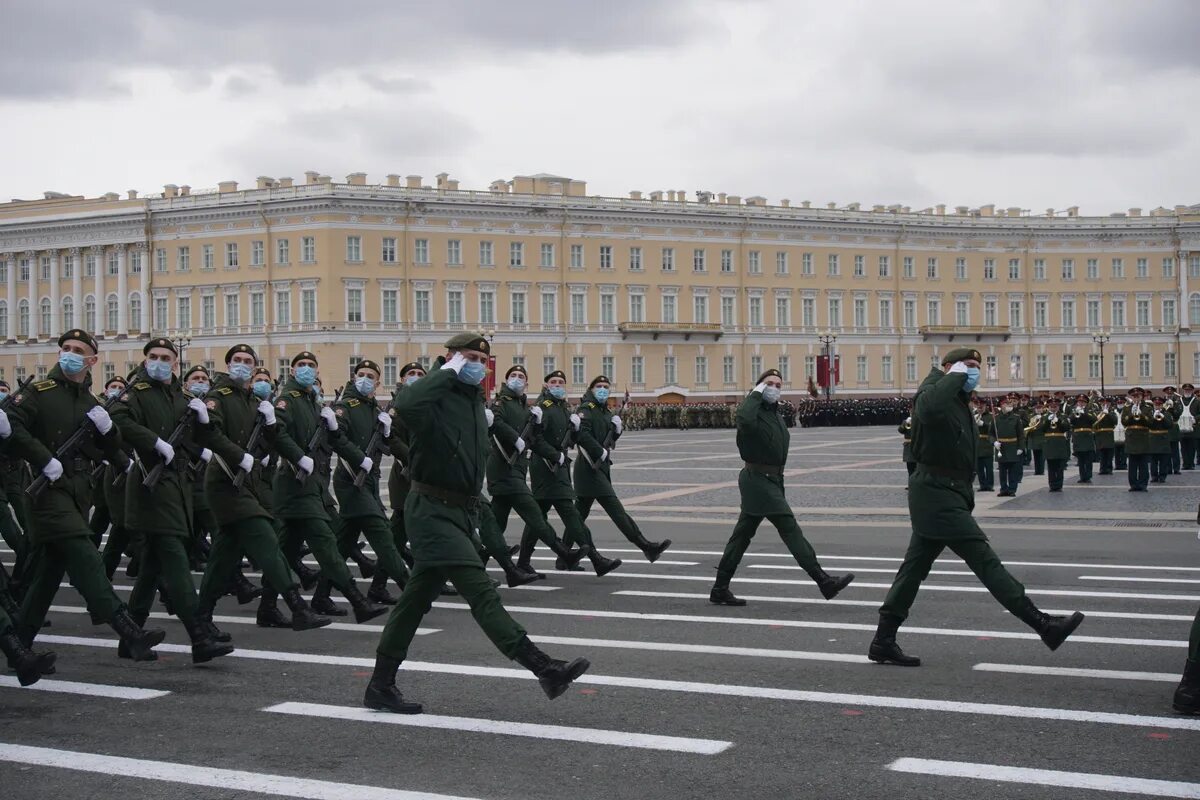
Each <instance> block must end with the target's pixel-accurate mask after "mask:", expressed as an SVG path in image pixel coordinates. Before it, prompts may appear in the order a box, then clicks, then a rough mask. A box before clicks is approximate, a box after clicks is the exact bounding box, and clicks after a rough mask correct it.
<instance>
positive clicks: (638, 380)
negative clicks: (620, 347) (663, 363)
mask: <svg viewBox="0 0 1200 800" xmlns="http://www.w3.org/2000/svg"><path fill="white" fill-rule="evenodd" d="M629 380H630V382H631V383H633V384H634V385H635V386H641V385H642V384H643V383H645V382H646V376H645V357H644V356H634V357H633V358H631V359H630V361H629Z"/></svg>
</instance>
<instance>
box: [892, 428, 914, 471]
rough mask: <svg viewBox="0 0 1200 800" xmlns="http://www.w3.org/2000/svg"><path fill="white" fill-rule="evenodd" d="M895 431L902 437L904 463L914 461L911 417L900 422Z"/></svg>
mask: <svg viewBox="0 0 1200 800" xmlns="http://www.w3.org/2000/svg"><path fill="white" fill-rule="evenodd" d="M896 433H899V434H901V435H902V436H903V437H904V453H903V458H904V463H905V464H911V463H912V462H913V461H914V459H913V454H912V417H909V418H908V419H906V420H904V422H901V423H900V426H899V427H898V428H896Z"/></svg>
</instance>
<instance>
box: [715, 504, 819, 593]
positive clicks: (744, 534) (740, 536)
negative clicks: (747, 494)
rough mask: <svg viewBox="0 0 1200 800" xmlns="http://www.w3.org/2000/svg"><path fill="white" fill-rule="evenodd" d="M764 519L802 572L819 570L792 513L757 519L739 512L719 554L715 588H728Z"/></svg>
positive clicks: (757, 516) (754, 516)
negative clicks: (719, 561) (776, 532)
mask: <svg viewBox="0 0 1200 800" xmlns="http://www.w3.org/2000/svg"><path fill="white" fill-rule="evenodd" d="M764 519H767V520H770V521H771V524H772V525H774V526H775V530H777V531H779V538H780V539H782V540H783V543H784V544H785V545H786V546H787V549H788V552H790V553H791V554H792V557H793V558H795V559H796V563H797V564H799V565H800V566H801V567H802V568H803V569H804V571H805V572H807V573H808V574H809V575H812V574H814V573H815V572H816V571H817V570H819V569H820V568H821V564H820V562H818V561H817V553H816V551H815V550H813V546H812V545H811V544H809V542H808V539H806V538H804V532H803V531H801V530H800V525H799V524H798V523H797V522H796V515H795V514H768V515H766V516H759V515H757V514H747V513H746V512H744V511H743V512H742V513H741V514H739V515H738V520H737V524H735V525H734V526H733V533H732V534H730V536H729V541H728V542H727V543H726V544H725V552H724V553H723V554H722V555H721V563H720V564H718V565H717V585H718V586H728V585H729V581H730V580H731V579H732V578H733V573H734V572H736V571H737V568H738V564H740V563H742V556H744V555H745V554H746V549H747V548H748V547H750V541H751V540H752V539H753V538H754V534H755V533H757V532H758V526H759V525H761V524H762V521H763V520H764Z"/></svg>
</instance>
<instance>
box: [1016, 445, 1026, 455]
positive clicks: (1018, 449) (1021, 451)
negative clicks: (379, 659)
mask: <svg viewBox="0 0 1200 800" xmlns="http://www.w3.org/2000/svg"><path fill="white" fill-rule="evenodd" d="M1024 452H1025V451H1024V450H1022V449H1021V448H1019V447H1018V448H1017V455H1021V454H1022V453H1024Z"/></svg>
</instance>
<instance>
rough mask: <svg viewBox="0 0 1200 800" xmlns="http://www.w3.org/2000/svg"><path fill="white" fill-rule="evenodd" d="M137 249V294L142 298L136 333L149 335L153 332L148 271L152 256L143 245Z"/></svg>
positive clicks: (151, 263) (152, 261) (150, 267)
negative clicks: (139, 257)
mask: <svg viewBox="0 0 1200 800" xmlns="http://www.w3.org/2000/svg"><path fill="white" fill-rule="evenodd" d="M139 248H141V249H142V272H141V274H140V275H138V292H139V293H140V294H141V296H142V319H141V322H140V323H139V328H138V333H150V332H151V331H152V330H153V325H152V324H151V318H150V317H151V311H152V310H153V305H152V303H151V300H150V270H151V269H152V265H153V263H154V254H153V253H152V252H151V251H150V249H149V248H147V247H145V245H139Z"/></svg>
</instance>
